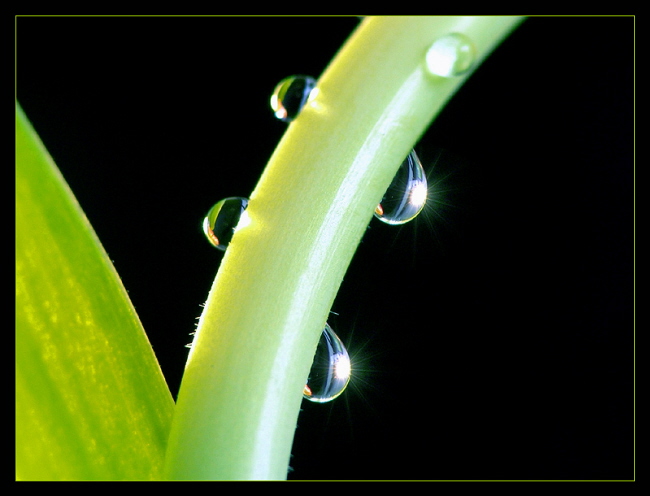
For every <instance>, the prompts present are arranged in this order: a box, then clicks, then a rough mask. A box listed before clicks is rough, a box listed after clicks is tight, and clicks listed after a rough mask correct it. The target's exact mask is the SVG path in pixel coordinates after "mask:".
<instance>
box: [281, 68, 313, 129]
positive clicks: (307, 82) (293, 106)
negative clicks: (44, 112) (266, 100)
mask: <svg viewBox="0 0 650 496" xmlns="http://www.w3.org/2000/svg"><path fill="white" fill-rule="evenodd" d="M315 88H316V80H315V79H314V78H313V77H311V76H303V75H296V76H290V77H288V78H284V79H283V80H282V81H280V82H279V83H278V85H277V86H276V87H275V91H274V92H273V95H271V109H273V112H274V113H275V116H276V117H277V118H278V119H280V120H281V121H284V122H291V121H292V120H294V119H295V118H296V117H297V116H298V114H299V113H300V111H301V110H302V108H303V107H304V106H305V104H306V103H307V100H309V96H310V95H311V93H312V91H313V90H314V89H315Z"/></svg>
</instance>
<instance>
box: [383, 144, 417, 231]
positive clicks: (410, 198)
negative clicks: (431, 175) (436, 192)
mask: <svg viewBox="0 0 650 496" xmlns="http://www.w3.org/2000/svg"><path fill="white" fill-rule="evenodd" d="M427 187H428V186H427V176H426V173H425V172H424V168H423V167H422V163H421V162H420V159H419V158H418V156H417V154H416V153H415V150H412V151H411V153H409V155H408V157H406V159H405V160H404V162H402V165H400V168H399V170H398V171H397V174H396V175H395V178H394V179H393V182H391V183H390V186H389V187H388V189H387V190H386V193H385V194H384V197H383V198H382V200H381V202H380V203H379V205H377V208H375V217H377V218H378V219H379V220H380V221H382V222H385V223H386V224H392V225H399V224H404V223H406V222H408V221H410V220H412V219H414V218H415V217H416V216H417V215H418V214H419V213H420V212H421V211H422V209H423V208H424V205H425V204H426V202H427Z"/></svg>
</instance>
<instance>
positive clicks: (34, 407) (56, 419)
mask: <svg viewBox="0 0 650 496" xmlns="http://www.w3.org/2000/svg"><path fill="white" fill-rule="evenodd" d="M15 242H16V245H15V248H16V303H15V305H16V350H15V351H16V477H17V478H18V479H26V480H98V479H100V480H114V479H129V480H134V479H152V478H158V477H159V475H158V474H159V470H160V468H161V466H162V460H163V456H164V450H165V446H166V440H167V434H168V432H169V428H170V423H171V416H172V412H173V406H174V402H173V399H172V397H171V394H170V392H169V389H168V388H167V386H166V384H165V381H164V378H163V375H162V372H161V370H160V367H159V366H158V363H157V361H156V359H155V356H154V354H153V350H152V349H151V345H150V344H149V342H148V340H147V337H146V335H145V334H144V330H143V329H142V325H141V324H140V321H139V319H138V317H137V315H136V313H135V310H134V309H133V306H132V305H131V303H130V301H129V299H128V296H127V294H126V291H125V289H124V287H123V286H122V283H121V281H120V280H119V277H118V276H117V273H116V272H115V270H114V268H113V267H112V264H111V262H110V260H109V259H108V256H107V255H106V253H105V252H104V250H103V248H102V246H101V244H100V242H99V240H98V239H97V237H96V235H95V233H94V231H93V230H92V228H91V226H90V224H89V223H88V221H87V219H86V218H85V216H84V214H83V212H82V210H81V208H80V207H79V205H78V203H77V202H76V199H75V198H74V196H73V194H72V192H71V191H70V190H69V188H68V186H67V185H66V184H65V181H64V180H63V178H62V176H61V174H60V173H59V171H58V169H57V168H56V166H55V165H54V162H53V161H52V159H51V157H50V156H49V155H48V154H47V152H46V150H45V148H44V147H43V145H42V143H41V142H40V140H39V139H38V137H37V136H36V134H35V132H34V130H33V129H32V128H31V126H30V124H29V122H28V120H27V118H26V117H25V115H24V113H23V112H22V109H21V108H20V107H19V105H18V104H16V240H15Z"/></svg>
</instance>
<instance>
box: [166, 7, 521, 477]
mask: <svg viewBox="0 0 650 496" xmlns="http://www.w3.org/2000/svg"><path fill="white" fill-rule="evenodd" d="M521 20H522V19H521V18H519V17H377V18H369V19H366V20H365V21H364V22H363V23H362V25H361V26H360V27H359V29H358V30H357V31H356V32H355V33H354V34H353V36H352V37H351V38H350V40H349V41H348V42H347V43H346V45H345V46H344V47H343V48H342V50H341V52H340V53H339V54H338V55H337V56H336V58H335V59H334V60H333V62H332V63H331V65H330V66H329V67H328V69H327V70H326V71H325V73H324V74H323V76H322V77H321V78H320V80H319V82H318V88H319V93H318V95H317V96H316V97H315V99H314V100H313V101H312V102H310V103H309V104H308V105H307V106H306V107H305V108H304V109H303V110H302V112H301V114H300V115H299V116H298V118H297V119H296V120H295V121H294V122H293V123H291V124H290V125H289V127H288V129H287V131H286V133H285V135H284V136H283V138H282V140H281V141H280V144H279V145H278V148H277V149H276V151H275V152H274V154H273V155H272V157H271V158H270V160H269V163H268V165H267V167H266V169H265V171H264V173H263V175H262V177H261V179H260V181H259V183H258V185H257V187H256V188H255V190H254V192H253V194H252V195H251V198H250V204H249V207H248V210H247V212H248V214H249V217H250V224H249V225H248V226H246V227H244V228H242V229H240V230H238V231H237V232H236V233H235V236H234V238H233V240H232V242H231V244H230V246H229V248H228V250H227V252H226V254H225V256H224V258H223V260H222V263H221V266H220V268H219V272H218V274H217V277H216V279H215V281H214V284H213V286H212V289H211V291H210V294H209V296H208V301H207V304H206V307H205V309H204V312H203V314H202V316H201V318H200V321H199V326H198V330H197V334H196V337H195V341H194V346H193V348H192V349H191V352H190V355H189V358H188V362H187V365H186V370H185V374H184V377H183V382H182V385H181V389H180V393H179V397H178V401H177V407H176V412H175V417H174V420H173V424H172V431H171V435H170V439H169V445H168V450H167V455H166V474H167V476H168V477H169V478H171V479H283V478H285V477H286V473H287V466H288V461H289V455H290V450H291V445H292V441H293V435H294V430H295V426H296V420H297V416H298V412H299V409H300V403H301V401H302V390H303V386H304V384H305V381H306V379H307V375H308V373H309V369H310V366H311V362H312V359H313V355H314V350H315V347H316V344H317V342H318V339H319V337H320V334H321V331H322V329H323V326H324V324H325V322H326V320H327V316H328V312H329V310H330V307H331V304H332V302H333V300H334V298H335V296H336V293H337V291H338V288H339V285H340V284H341V281H342V279H343V276H344V274H345V272H346V269H347V267H348V264H349V262H350V260H351V259H352V256H353V254H354V252H355V250H356V247H357V245H358V243H359V241H360V239H361V237H362V236H363V233H364V231H365V229H366V227H367V225H368V223H369V222H370V220H371V218H372V213H373V211H374V208H375V206H376V205H377V203H378V202H379V201H380V199H381V197H382V195H383V193H384V192H385V190H386V189H387V187H388V185H389V184H390V182H391V180H392V178H393V176H394V175H395V173H396V171H397V168H398V167H399V165H400V163H401V162H402V160H403V159H404V157H406V155H407V154H408V152H409V151H410V150H411V148H412V147H413V145H414V144H415V143H416V141H417V140H418V139H419V137H420V136H421V135H422V133H423V132H424V130H425V129H426V128H427V126H428V125H429V124H430V122H431V121H432V120H433V118H434V117H435V116H436V115H437V114H438V113H439V112H440V110H441V109H442V107H443V106H444V104H445V103H446V102H447V100H448V99H449V98H450V96H451V95H452V94H453V93H454V92H455V91H456V89H457V88H458V87H459V86H460V85H461V84H462V82H463V81H464V80H465V79H466V78H467V76H468V75H469V74H465V75H464V76H463V77H458V78H442V77H438V76H432V75H431V74H429V73H427V71H426V69H425V64H424V60H425V53H426V51H427V49H428V47H429V46H430V45H431V44H432V43H433V41H435V40H436V39H438V38H439V37H441V36H443V35H445V34H448V33H450V32H460V33H464V34H466V35H467V36H469V37H470V38H471V39H472V40H473V41H474V43H475V45H476V48H477V50H478V60H477V65H478V63H479V62H480V60H481V59H483V58H484V57H486V56H487V54H488V53H489V52H490V51H492V49H493V48H494V47H495V46H496V44H497V43H499V42H500V41H501V40H502V39H503V38H504V37H505V36H506V35H507V34H508V33H509V32H510V31H511V30H512V29H513V28H514V27H515V26H516V25H517V24H518V23H519V22H521ZM353 373H354V364H353ZM324 475H326V474H324Z"/></svg>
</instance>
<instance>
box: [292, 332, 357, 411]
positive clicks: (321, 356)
mask: <svg viewBox="0 0 650 496" xmlns="http://www.w3.org/2000/svg"><path fill="white" fill-rule="evenodd" d="M348 382H350V356H349V355H348V350H346V349H345V346H344V345H343V342H342V341H341V339H340V338H339V337H338V336H337V335H336V334H335V333H334V331H333V330H332V328H331V327H330V326H329V324H325V328H324V329H323V333H322V334H321V337H320V340H319V341H318V346H317V348H316V353H315V354H314V363H313V364H312V366H311V371H310V372H309V379H307V384H306V385H305V389H304V390H303V397H304V398H306V399H308V400H309V401H313V402H314V403H326V402H328V401H332V400H333V399H334V398H336V397H338V396H339V395H340V394H341V393H342V392H343V391H344V390H345V388H346V387H347V385H348Z"/></svg>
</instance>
